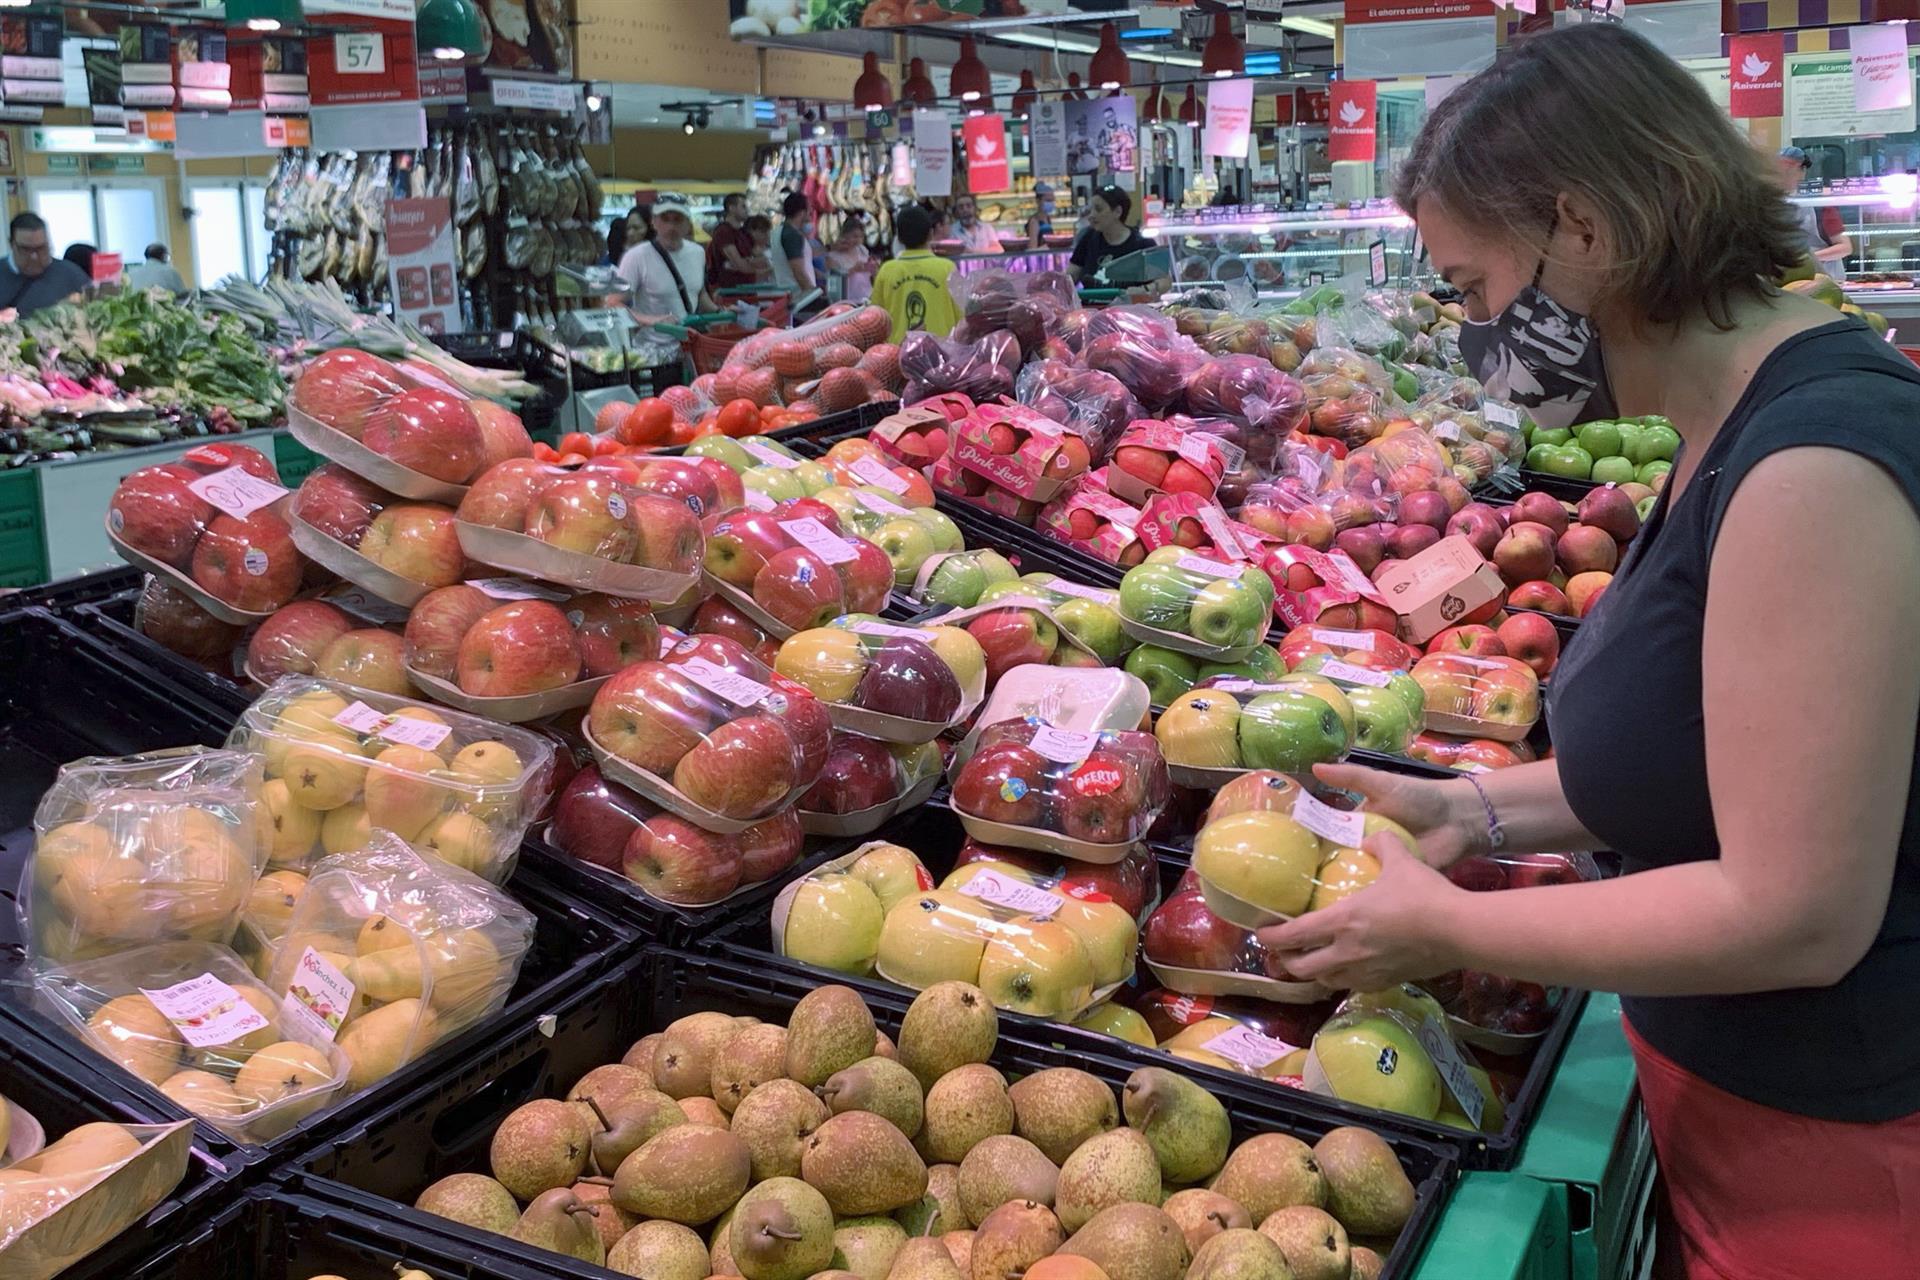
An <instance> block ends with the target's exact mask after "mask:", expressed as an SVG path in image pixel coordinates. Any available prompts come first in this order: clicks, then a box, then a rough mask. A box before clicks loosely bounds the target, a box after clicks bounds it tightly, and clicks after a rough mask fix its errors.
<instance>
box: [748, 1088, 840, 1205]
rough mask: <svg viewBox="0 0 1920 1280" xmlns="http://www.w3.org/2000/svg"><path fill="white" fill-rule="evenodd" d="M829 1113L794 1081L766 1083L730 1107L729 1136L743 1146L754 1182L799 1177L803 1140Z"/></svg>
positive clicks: (807, 1090)
mask: <svg viewBox="0 0 1920 1280" xmlns="http://www.w3.org/2000/svg"><path fill="white" fill-rule="evenodd" d="M832 1114H833V1113H832V1112H831V1111H829V1110H827V1104H826V1103H824V1102H822V1101H820V1099H818V1098H816V1097H815V1096H814V1095H813V1091H812V1090H810V1089H808V1088H807V1087H806V1086H805V1085H803V1084H801V1083H800V1082H799V1081H797V1080H788V1079H785V1078H782V1079H779V1080H769V1081H767V1082H766V1083H765V1084H763V1085H761V1086H760V1087H759V1088H757V1089H755V1090H754V1091H753V1092H752V1093H749V1094H748V1095H747V1096H746V1097H745V1098H743V1099H741V1101H740V1105H739V1106H738V1107H735V1108H734V1111H733V1123H732V1124H731V1125H730V1126H728V1127H729V1128H730V1129H731V1131H732V1133H733V1135H734V1136H735V1137H737V1138H739V1139H740V1140H741V1141H742V1142H744V1143H746V1144H747V1154H748V1155H749V1156H750V1157H751V1159H752V1161H753V1178H754V1181H755V1182H765V1181H766V1180H767V1179H768V1178H797V1177H799V1176H800V1152H801V1151H802V1150H803V1149H804V1148H805V1146H806V1141H807V1137H808V1135H809V1134H811V1133H812V1132H813V1131H814V1130H815V1129H818V1128H819V1127H820V1126H821V1125H823V1124H825V1123H826V1121H827V1117H828V1116H830V1115H832Z"/></svg>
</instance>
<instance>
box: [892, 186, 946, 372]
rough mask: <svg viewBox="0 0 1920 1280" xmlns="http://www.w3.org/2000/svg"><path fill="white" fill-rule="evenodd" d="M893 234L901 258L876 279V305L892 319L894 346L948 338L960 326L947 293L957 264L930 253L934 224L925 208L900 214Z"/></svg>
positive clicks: (904, 211)
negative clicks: (920, 338) (915, 336)
mask: <svg viewBox="0 0 1920 1280" xmlns="http://www.w3.org/2000/svg"><path fill="white" fill-rule="evenodd" d="M893 229H894V231H895V233H896V234H897V235H898V236H899V237H900V245H901V249H900V253H899V254H898V256H896V257H894V258H892V259H891V260H889V261H887V262H883V263H881V264H880V270H879V271H878V272H877V273H876V274H875V275H874V277H873V300H874V302H876V303H878V304H879V305H880V306H883V307H885V308H886V309H887V314H888V315H890V316H892V317H893V334H892V337H891V338H890V341H893V342H898V341H900V339H902V338H904V337H906V336H907V334H909V333H914V332H922V333H931V334H933V335H934V336H936V337H941V338H944V337H946V336H947V334H948V333H950V332H952V330H953V326H954V325H955V324H957V323H959V321H960V308H959V307H958V306H956V305H955V304H954V301H953V295H952V294H950V293H948V292H947V277H949V276H951V275H952V274H953V263H952V262H950V261H948V260H947V259H945V258H942V257H938V256H936V255H935V254H934V253H932V252H931V251H930V250H929V249H928V248H927V238H928V237H929V236H930V235H931V234H932V233H933V219H932V218H931V217H930V216H928V214H927V211H926V209H924V208H923V207H921V206H920V205H917V204H910V205H908V206H907V207H906V208H904V209H902V210H901V211H900V217H899V219H898V220H897V221H896V222H895V223H894V228H893Z"/></svg>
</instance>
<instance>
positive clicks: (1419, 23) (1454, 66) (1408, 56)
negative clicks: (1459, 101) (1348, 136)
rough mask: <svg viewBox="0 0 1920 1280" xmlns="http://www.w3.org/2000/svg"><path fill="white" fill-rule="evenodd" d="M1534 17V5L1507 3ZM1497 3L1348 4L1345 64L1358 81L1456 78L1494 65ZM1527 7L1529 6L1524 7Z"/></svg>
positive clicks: (1367, 0) (1393, 0) (1372, 0)
mask: <svg viewBox="0 0 1920 1280" xmlns="http://www.w3.org/2000/svg"><path fill="white" fill-rule="evenodd" d="M1505 3H1506V4H1508V5H1511V6H1512V7H1514V8H1519V9H1521V10H1522V11H1523V12H1526V13H1532V12H1533V11H1534V9H1535V8H1536V5H1535V4H1534V3H1533V2H1532V0H1505ZM1494 5H1495V0H1346V6H1345V17H1346V25H1345V27H1344V29H1343V40H1342V45H1341V61H1342V64H1343V66H1344V72H1343V74H1345V75H1347V76H1350V77H1352V78H1353V79H1355V80H1384V79H1390V78H1393V77H1397V76H1415V75H1451V74H1454V73H1456V72H1472V71H1477V70H1479V69H1480V68H1481V67H1484V66H1486V65H1488V64H1489V63H1491V62H1492V61H1493V52H1494V40H1495V35H1494V27H1495V21H1494ZM1523 6H1524V7H1523Z"/></svg>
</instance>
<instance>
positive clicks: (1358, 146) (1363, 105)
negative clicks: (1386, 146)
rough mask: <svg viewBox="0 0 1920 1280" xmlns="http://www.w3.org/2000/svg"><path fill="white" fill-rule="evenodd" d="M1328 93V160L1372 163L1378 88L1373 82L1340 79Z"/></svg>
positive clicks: (1330, 87) (1330, 86)
mask: <svg viewBox="0 0 1920 1280" xmlns="http://www.w3.org/2000/svg"><path fill="white" fill-rule="evenodd" d="M1328 90H1329V92H1328V97H1327V105H1328V119H1327V159H1329V160H1363V161H1366V162H1368V163H1371V162H1372V161H1373V157H1374V136H1373V135H1374V105H1375V94H1376V92H1377V86H1375V84H1374V83H1373V81H1371V80H1336V81H1334V82H1333V83H1332V84H1331V85H1329V86H1328Z"/></svg>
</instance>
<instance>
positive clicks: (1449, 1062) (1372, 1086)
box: [1301, 983, 1501, 1129]
mask: <svg viewBox="0 0 1920 1280" xmlns="http://www.w3.org/2000/svg"><path fill="white" fill-rule="evenodd" d="M1301 1078H1302V1081H1303V1083H1304V1084H1305V1087H1306V1088H1307V1089H1308V1090H1310V1091H1311V1092H1314V1093H1319V1094H1324V1095H1326V1096H1328V1097H1334V1098H1338V1099H1340V1100H1341V1101H1342V1102H1351V1103H1356V1104H1358V1105H1360V1106H1364V1107H1374V1108H1377V1109H1378V1110H1381V1111H1392V1112H1396V1113H1398V1114H1400V1115H1405V1116H1411V1117H1413V1118H1414V1119H1416V1120H1438V1121H1440V1122H1441V1123H1443V1124H1451V1125H1454V1126H1455V1127H1458V1128H1462V1129H1479V1128H1481V1127H1482V1126H1483V1124H1485V1123H1486V1122H1487V1121H1488V1119H1489V1118H1490V1117H1497V1116H1498V1114H1499V1112H1500V1110H1501V1107H1500V1099H1499V1096H1498V1094H1497V1093H1496V1092H1495V1091H1494V1088H1493V1083H1492V1081H1491V1079H1490V1078H1489V1077H1488V1076H1487V1073H1486V1072H1485V1071H1484V1070H1482V1069H1481V1068H1480V1067H1479V1066H1478V1065H1477V1064H1475V1063H1474V1062H1473V1060H1472V1057H1471V1055H1470V1054H1469V1053H1468V1052H1467V1051H1466V1050H1465V1049H1463V1048H1461V1046H1460V1045H1459V1044H1457V1043H1456V1042H1455V1041H1454V1038H1453V1036H1452V1034H1451V1033H1450V1032H1449V1030H1448V1027H1447V1019H1446V1015H1445V1013H1444V1012H1443V1010H1442V1009H1441V1006H1440V1002H1439V1001H1438V1000H1436V999H1434V997H1433V996H1432V995H1431V994H1429V993H1428V992H1426V991H1424V990H1422V989H1421V988H1420V987H1417V986H1414V985H1413V984H1411V983H1402V984H1401V985H1399V986H1397V987H1390V988H1387V989H1386V990H1384V991H1369V992H1356V993H1354V994H1353V995H1351V996H1348V997H1347V999H1345V1000H1344V1001H1342V1002H1341V1004H1340V1007H1339V1008H1338V1009H1337V1010H1335V1012H1334V1014H1333V1016H1332V1017H1330V1018H1328V1019H1327V1021H1326V1022H1325V1023H1324V1024H1323V1025H1322V1026H1321V1028H1320V1030H1319V1031H1317V1032H1315V1033H1314V1037H1313V1044H1312V1046H1311V1048H1310V1049H1309V1051H1308V1054H1307V1059H1306V1062H1305V1063H1304V1064H1302V1069H1301ZM1495 1127H1497V1126H1495Z"/></svg>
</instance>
